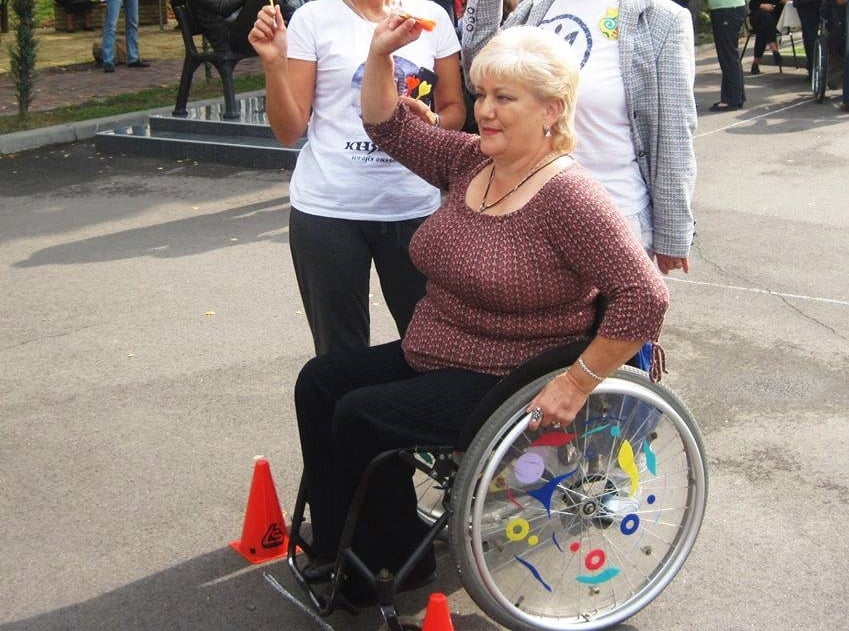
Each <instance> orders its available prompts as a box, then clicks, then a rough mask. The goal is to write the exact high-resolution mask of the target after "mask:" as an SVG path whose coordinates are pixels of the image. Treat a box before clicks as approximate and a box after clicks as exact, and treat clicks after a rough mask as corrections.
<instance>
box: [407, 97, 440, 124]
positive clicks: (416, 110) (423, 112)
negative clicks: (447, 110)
mask: <svg viewBox="0 0 849 631" xmlns="http://www.w3.org/2000/svg"><path fill="white" fill-rule="evenodd" d="M400 100H401V102H402V103H403V104H404V105H406V106H407V107H408V108H410V111H411V112H412V113H413V114H415V115H416V116H418V117H419V118H421V119H422V120H423V121H424V122H426V123H427V124H428V125H436V114H434V113H433V112H432V111H431V109H430V108H429V107H428V106H427V105H425V104H424V103H423V102H421V101H419V100H418V99H414V98H411V97H409V96H402V97H401V98H400Z"/></svg>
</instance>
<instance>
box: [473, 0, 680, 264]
mask: <svg viewBox="0 0 849 631" xmlns="http://www.w3.org/2000/svg"><path fill="white" fill-rule="evenodd" d="M463 24H464V26H463V67H464V68H465V69H466V70H467V71H468V68H469V66H471V63H472V60H473V59H474V57H475V55H476V54H477V53H478V52H479V51H480V50H481V49H482V48H483V47H484V46H485V45H486V43H487V42H488V41H489V40H490V39H491V38H492V36H493V35H495V33H497V32H498V31H499V30H500V29H501V28H508V27H511V26H517V25H519V24H527V25H531V26H538V27H540V28H544V29H547V30H550V31H553V32H554V33H556V34H558V35H560V36H561V37H562V38H563V39H564V40H565V41H567V42H568V43H570V44H571V45H572V50H573V52H574V53H575V54H576V56H577V60H578V61H579V62H580V64H581V83H580V87H579V88H578V99H577V108H576V114H575V127H576V131H577V136H578V145H577V147H576V148H575V151H574V152H573V155H574V157H575V159H577V161H578V162H580V163H581V164H582V165H583V166H584V167H586V168H587V169H588V170H589V172H590V173H591V174H592V175H593V177H595V178H596V179H597V180H598V181H599V182H601V183H602V184H603V185H604V187H605V188H606V189H607V191H608V192H609V193H610V195H611V197H613V201H614V202H616V205H617V206H618V207H619V210H620V211H622V213H623V215H625V218H626V219H627V220H628V222H629V223H630V224H631V227H632V229H633V230H634V232H635V233H636V234H637V236H638V237H639V238H640V239H641V241H642V243H643V246H644V247H645V248H646V250H648V251H649V253H650V255H652V256H653V257H654V258H655V260H656V261H657V265H658V267H659V268H660V271H661V272H663V273H664V274H668V273H669V272H670V271H671V270H676V269H680V270H683V271H684V272H686V271H688V270H689V266H690V262H689V257H690V247H691V245H692V241H693V234H694V225H695V224H694V221H693V213H692V208H691V204H692V199H693V188H694V185H695V180H696V158H695V153H694V151H693V134H694V133H695V130H696V104H695V99H694V98H693V83H694V81H695V72H696V70H695V59H694V51H693V24H692V18H691V16H690V12H689V11H687V10H686V9H684V8H682V7H680V6H678V5H676V4H674V3H673V2H670V1H669V0H601V1H600V0H521V2H520V3H519V5H518V6H517V7H516V9H515V10H514V11H512V12H511V13H510V15H509V16H508V17H507V18H506V19H505V20H504V23H503V24H502V0H469V2H468V4H467V5H466V12H465V14H464V16H463Z"/></svg>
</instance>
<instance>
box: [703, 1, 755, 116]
mask: <svg viewBox="0 0 849 631" xmlns="http://www.w3.org/2000/svg"><path fill="white" fill-rule="evenodd" d="M745 18H746V7H745V6H739V7H734V8H731V9H714V10H712V11H711V12H710V24H711V30H712V31H713V41H714V46H715V47H716V56H717V60H718V61H719V67H720V70H721V71H722V84H721V88H720V100H719V101H718V102H717V103H714V105H713V106H712V107H711V110H713V111H723V110H732V109H739V108H740V107H742V106H743V102H744V101H745V100H746V94H745V91H744V87H743V64H742V63H741V62H740V52H739V46H740V28H741V27H742V26H743V20H744V19H745Z"/></svg>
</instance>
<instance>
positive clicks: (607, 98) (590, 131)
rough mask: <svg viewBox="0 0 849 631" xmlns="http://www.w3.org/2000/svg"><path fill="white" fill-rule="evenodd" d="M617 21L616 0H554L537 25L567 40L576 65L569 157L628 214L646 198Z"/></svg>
mask: <svg viewBox="0 0 849 631" xmlns="http://www.w3.org/2000/svg"><path fill="white" fill-rule="evenodd" d="M618 21H619V2H618V0H611V1H610V2H599V0H555V2H554V3H553V4H552V5H551V8H550V9H549V10H548V12H547V13H546V15H545V20H543V21H542V23H541V24H540V25H539V26H540V27H541V28H544V29H548V30H551V31H554V32H555V33H557V34H558V35H560V36H561V37H563V38H564V39H565V40H566V41H567V42H569V43H570V44H571V45H572V48H573V50H574V52H575V54H576V57H577V59H578V60H579V61H580V63H581V82H580V84H579V86H578V101H577V102H578V108H577V111H576V113H575V131H576V132H577V134H578V145H577V147H576V148H575V151H574V152H573V153H574V156H575V158H576V159H577V160H578V162H580V163H581V164H582V165H584V167H586V168H587V170H589V172H590V173H591V174H592V175H593V177H595V178H596V179H597V180H598V181H599V182H601V183H602V184H603V185H604V187H605V188H606V189H607V191H608V192H609V193H610V195H611V197H613V201H614V202H616V205H617V206H618V207H619V209H620V210H621V211H622V214H623V215H626V216H628V215H633V214H636V213H639V212H641V211H642V210H644V209H646V208H648V206H649V204H650V203H651V198H650V197H649V191H648V187H647V186H646V183H645V181H644V180H643V177H642V175H641V174H640V167H639V165H638V164H637V156H636V154H635V152H634V143H633V141H632V139H631V127H630V125H629V120H628V106H627V103H626V102H625V86H624V84H623V83H622V71H621V68H620V65H619V24H618Z"/></svg>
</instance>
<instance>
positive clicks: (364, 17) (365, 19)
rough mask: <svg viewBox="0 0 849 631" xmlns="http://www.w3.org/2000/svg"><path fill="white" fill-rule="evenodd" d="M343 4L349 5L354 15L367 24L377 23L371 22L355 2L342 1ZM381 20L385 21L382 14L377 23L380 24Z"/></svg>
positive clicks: (351, 0) (349, 0)
mask: <svg viewBox="0 0 849 631" xmlns="http://www.w3.org/2000/svg"><path fill="white" fill-rule="evenodd" d="M342 2H344V3H345V4H346V5H348V7H349V8H350V9H351V11H353V12H354V13H356V14H357V15H358V16H359V17H360V19H362V20H363V21H365V22H371V23H372V24H374V23H375V20H369V19H368V18H367V17H366V16H365V15H363V12H362V11H360V10H359V9H358V8H357V5H356V4H354V1H353V0H342ZM382 11H383V9H381V12H382ZM381 20H383V15H382V14H381V17H380V18H379V19H378V20H377V22H380V21H381Z"/></svg>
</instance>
